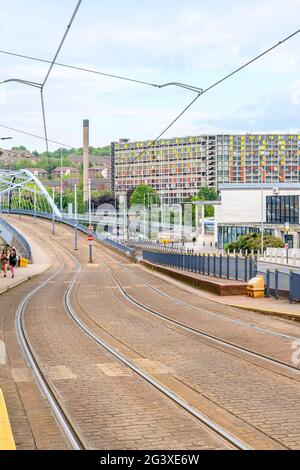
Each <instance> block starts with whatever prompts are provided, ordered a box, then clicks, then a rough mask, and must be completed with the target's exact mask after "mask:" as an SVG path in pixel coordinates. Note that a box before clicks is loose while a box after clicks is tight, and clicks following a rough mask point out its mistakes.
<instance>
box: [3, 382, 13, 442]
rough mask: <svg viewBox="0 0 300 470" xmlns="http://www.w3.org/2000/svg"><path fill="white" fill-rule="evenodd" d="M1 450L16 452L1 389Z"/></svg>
mask: <svg viewBox="0 0 300 470" xmlns="http://www.w3.org/2000/svg"><path fill="white" fill-rule="evenodd" d="M0 450H16V445H15V441H14V438H13V434H12V430H11V427H10V422H9V418H8V413H7V409H6V405H5V401H4V396H3V393H2V390H1V389H0Z"/></svg>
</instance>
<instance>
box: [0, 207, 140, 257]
mask: <svg viewBox="0 0 300 470" xmlns="http://www.w3.org/2000/svg"><path fill="white" fill-rule="evenodd" d="M2 212H3V213H6V214H7V213H8V210H3V211H2ZM9 213H10V214H21V215H29V216H34V215H36V217H40V218H43V219H48V220H53V215H52V214H49V213H48V212H34V211H31V210H27V209H18V210H15V209H14V210H10V211H9ZM54 220H55V222H58V223H63V224H65V225H69V226H70V227H73V228H75V227H77V229H78V230H79V231H80V232H83V233H86V234H88V233H89V230H88V228H87V227H86V226H85V225H83V224H81V223H80V222H78V221H76V220H74V219H69V218H64V217H62V218H60V217H56V216H55V217H54ZM92 233H93V236H94V237H95V238H96V239H97V240H99V241H100V242H102V243H104V244H105V245H107V246H111V247H112V248H115V249H117V250H119V251H120V252H122V253H126V254H127V255H128V256H130V257H132V258H133V256H134V249H133V248H130V247H129V246H126V245H123V244H122V243H119V242H116V241H114V240H111V239H110V238H108V237H105V236H103V235H101V234H100V233H98V232H92Z"/></svg>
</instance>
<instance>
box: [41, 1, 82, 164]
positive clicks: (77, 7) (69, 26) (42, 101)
mask: <svg viewBox="0 0 300 470" xmlns="http://www.w3.org/2000/svg"><path fill="white" fill-rule="evenodd" d="M81 3H82V0H79V1H78V2H77V5H76V8H75V10H74V12H73V15H72V17H71V20H70V22H69V24H68V26H67V29H66V31H65V33H64V35H63V38H62V40H61V41H60V44H59V46H58V49H57V51H56V53H55V55H54V58H53V60H52V62H51V65H50V67H49V70H48V72H47V74H46V76H45V78H44V81H43V83H42V84H41V104H42V114H43V124H44V133H45V141H46V148H47V154H48V153H49V143H48V131H47V122H46V112H45V100H44V88H45V85H46V83H47V81H48V79H49V76H50V74H51V72H52V69H53V67H54V64H55V61H56V59H57V57H58V55H59V53H60V51H61V49H62V47H63V45H64V42H65V40H66V38H67V36H68V34H69V31H70V29H71V26H72V24H73V22H74V20H75V17H76V15H77V12H78V10H79V8H80V5H81ZM48 158H49V156H48Z"/></svg>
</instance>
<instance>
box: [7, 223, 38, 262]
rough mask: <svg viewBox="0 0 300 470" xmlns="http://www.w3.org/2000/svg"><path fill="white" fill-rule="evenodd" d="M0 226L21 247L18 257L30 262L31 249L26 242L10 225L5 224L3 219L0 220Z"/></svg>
mask: <svg viewBox="0 0 300 470" xmlns="http://www.w3.org/2000/svg"><path fill="white" fill-rule="evenodd" d="M0 226H2V227H3V228H4V229H5V230H7V231H8V232H9V233H11V235H12V237H13V239H14V240H16V241H17V242H18V244H19V245H20V246H21V247H22V250H23V251H21V250H18V255H19V256H21V257H23V258H26V259H28V260H31V247H30V245H29V243H28V241H27V240H26V239H25V238H24V237H23V235H21V234H20V233H19V232H18V231H17V230H16V229H15V228H14V227H13V226H12V225H10V224H9V223H8V222H6V221H5V220H4V219H1V218H0Z"/></svg>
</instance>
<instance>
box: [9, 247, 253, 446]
mask: <svg viewBox="0 0 300 470" xmlns="http://www.w3.org/2000/svg"><path fill="white" fill-rule="evenodd" d="M55 244H56V245H57V246H58V247H59V248H60V249H61V250H62V251H63V252H65V254H66V255H68V256H69V257H70V258H71V259H72V260H73V262H74V264H75V266H76V268H75V273H74V275H73V277H72V279H71V280H70V282H69V283H68V287H67V289H66V291H65V294H64V299H63V301H64V305H65V308H66V311H67V313H68V314H69V315H70V317H71V318H72V319H73V321H74V322H75V323H76V324H77V326H79V327H80V329H81V330H82V331H83V332H84V333H85V334H86V335H87V336H88V337H89V338H90V339H92V340H93V341H94V342H95V343H97V345H99V346H101V347H103V348H104V349H105V350H106V351H108V352H109V353H110V354H111V355H112V356H113V357H114V358H115V359H117V360H118V361H119V362H121V363H122V364H123V365H125V366H126V367H128V368H129V369H130V370H131V371H133V372H134V373H135V374H136V375H138V376H139V377H140V378H142V379H143V380H144V381H145V382H147V383H148V384H149V385H151V386H153V387H154V388H155V389H156V390H157V391H158V392H160V393H162V394H163V395H164V396H166V397H168V398H169V399H170V400H171V401H172V402H174V403H175V404H176V405H177V406H178V407H180V408H181V409H182V410H184V411H185V412H187V413H188V414H189V415H190V416H192V417H193V418H195V419H196V420H197V421H198V422H199V425H202V426H205V427H206V428H208V429H209V430H210V431H212V432H213V433H214V434H215V435H216V436H218V437H219V438H221V439H222V440H223V441H224V443H226V444H227V445H228V444H229V445H230V446H231V448H233V449H236V450H250V449H251V448H250V447H248V446H247V445H246V444H245V443H244V442H243V441H240V440H239V439H238V438H237V437H235V436H233V435H232V434H231V433H229V432H228V431H227V430H226V429H224V428H223V427H221V426H220V425H218V424H217V423H216V422H214V421H213V420H211V419H210V418H208V417H207V416H205V415H204V414H203V413H201V412H200V411H199V410H197V409H195V408H194V407H192V406H190V405H189V404H188V403H187V402H186V401H185V400H183V399H181V398H180V397H179V396H178V395H176V394H175V393H174V392H173V391H172V390H171V389H169V388H167V387H165V386H164V385H162V384H160V383H159V382H158V381H157V380H156V379H154V378H153V377H152V376H151V375H149V374H147V373H146V372H144V371H143V370H142V369H141V368H139V367H138V366H136V365H135V364H134V363H133V362H131V361H130V360H129V359H127V358H126V357H125V356H123V355H122V354H120V353H119V352H118V351H117V350H116V349H114V348H113V347H111V346H110V345H109V344H108V343H107V342H106V341H104V340H103V339H101V338H100V337H99V336H98V335H96V334H95V333H94V332H93V331H92V330H91V329H90V328H88V327H87V326H86V325H85V324H84V323H83V322H82V321H81V320H80V319H79V317H78V316H77V314H76V312H75V310H74V308H73V306H72V304H71V293H72V290H73V288H74V285H75V283H76V281H77V278H78V276H79V274H80V272H81V264H80V262H79V261H78V260H77V259H76V258H75V256H73V254H71V253H70V252H69V251H68V250H67V249H65V248H64V247H63V246H61V245H60V244H59V243H57V242H56V241H55ZM60 264H61V265H60V267H59V268H58V269H57V270H56V271H55V273H53V274H52V275H51V276H50V277H49V278H48V279H46V280H45V281H44V282H43V283H42V284H40V285H39V286H38V287H36V288H34V289H33V290H32V291H31V292H30V293H28V294H27V296H26V297H25V298H24V299H23V300H22V302H21V303H20V305H19V307H18V310H17V314H16V329H17V334H18V337H19V341H20V344H21V346H22V349H23V351H24V354H25V357H26V359H27V361H28V364H29V365H30V367H31V369H32V370H33V372H34V375H35V378H36V380H37V382H38V384H39V386H40V388H41V390H42V392H43V394H44V396H45V398H46V399H47V401H48V403H49V406H50V408H51V410H52V411H53V413H54V415H55V417H56V419H57V421H58V423H59V425H60V427H61V429H62V431H63V432H64V434H65V436H66V438H67V439H68V441H69V443H70V445H71V447H72V449H74V450H84V449H86V445H85V444H84V443H83V441H82V439H81V437H80V436H79V435H78V433H77V431H76V430H75V427H74V426H73V424H72V422H71V420H70V419H69V418H68V416H67V412H66V411H65V410H64V407H63V405H62V403H61V402H60V400H59V399H58V397H57V393H55V392H54V391H53V389H52V387H51V385H50V384H49V381H48V379H47V377H46V375H45V374H44V373H43V371H42V368H41V367H40V365H39V363H38V359H37V358H36V357H35V353H34V350H33V348H32V347H31V344H30V340H29V338H28V337H27V334H26V329H25V326H24V315H25V312H26V306H27V304H28V303H29V301H30V300H31V299H32V298H33V297H34V296H35V294H37V293H38V292H39V291H40V290H41V289H43V288H45V287H47V285H48V284H49V283H51V282H52V281H53V280H54V279H55V278H56V277H57V276H59V274H60V273H61V272H62V270H63V269H64V268H65V262H64V261H62V262H61V263H60Z"/></svg>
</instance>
